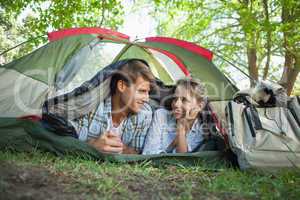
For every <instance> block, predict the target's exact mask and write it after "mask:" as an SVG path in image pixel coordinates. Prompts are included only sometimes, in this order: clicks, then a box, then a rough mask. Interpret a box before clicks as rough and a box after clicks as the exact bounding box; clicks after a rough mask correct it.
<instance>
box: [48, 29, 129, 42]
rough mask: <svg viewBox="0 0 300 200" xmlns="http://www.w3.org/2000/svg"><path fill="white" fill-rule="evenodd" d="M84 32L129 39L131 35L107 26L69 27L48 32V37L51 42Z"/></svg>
mask: <svg viewBox="0 0 300 200" xmlns="http://www.w3.org/2000/svg"><path fill="white" fill-rule="evenodd" d="M83 34H88V35H89V34H100V35H110V36H115V37H118V38H121V39H125V40H129V36H128V35H125V34H123V33H119V32H117V31H112V30H110V29H105V28H69V29H63V30H59V31H54V32H51V33H48V39H49V41H50V42H53V41H56V40H61V39H63V38H65V37H70V36H76V35H83Z"/></svg>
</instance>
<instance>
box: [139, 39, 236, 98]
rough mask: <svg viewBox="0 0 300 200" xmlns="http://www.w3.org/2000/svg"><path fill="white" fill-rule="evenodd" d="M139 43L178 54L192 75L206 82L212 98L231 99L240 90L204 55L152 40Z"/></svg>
mask: <svg viewBox="0 0 300 200" xmlns="http://www.w3.org/2000/svg"><path fill="white" fill-rule="evenodd" d="M138 44H139V45H141V46H143V47H146V48H147V47H150V48H158V49H163V50H165V51H168V52H170V53H172V54H174V55H176V57H177V58H178V59H180V60H181V61H182V62H183V64H184V65H185V66H186V67H187V69H188V70H189V72H190V74H191V76H192V77H194V78H198V79H200V80H201V81H202V82H204V83H205V84H206V86H207V90H208V91H207V92H208V96H209V98H210V99H211V100H230V99H232V96H233V95H234V94H235V93H236V92H237V91H238V89H237V88H236V87H235V86H234V85H233V84H232V83H231V82H230V81H229V80H228V79H227V78H226V76H225V75H224V74H223V73H222V72H221V71H220V70H219V69H218V68H217V67H216V66H215V65H214V64H213V63H212V62H210V61H209V60H207V59H206V58H204V57H202V56H199V55H197V54H195V53H193V52H191V51H187V50H186V49H184V48H182V47H180V46H176V45H173V44H166V43H159V42H150V41H146V42H138Z"/></svg>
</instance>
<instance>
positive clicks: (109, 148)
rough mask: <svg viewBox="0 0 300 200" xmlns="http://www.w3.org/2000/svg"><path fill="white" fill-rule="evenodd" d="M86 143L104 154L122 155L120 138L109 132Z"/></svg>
mask: <svg viewBox="0 0 300 200" xmlns="http://www.w3.org/2000/svg"><path fill="white" fill-rule="evenodd" d="M88 143H89V144H90V145H92V146H93V147H95V148H96V149H97V150H99V151H101V152H104V153H122V151H123V143H122V141H121V138H120V137H119V136H118V135H116V134H114V133H113V132H111V131H108V132H105V133H103V134H102V135H101V136H100V137H98V138H97V139H91V140H89V141H88Z"/></svg>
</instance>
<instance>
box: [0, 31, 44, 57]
mask: <svg viewBox="0 0 300 200" xmlns="http://www.w3.org/2000/svg"><path fill="white" fill-rule="evenodd" d="M41 37H45V35H40V36H37V37H35V38H32V39H29V40H27V41H25V42H22V43H20V44H17V45H16V46H14V47H12V48H9V49H7V50H5V51H3V52H1V53H0V56H2V55H3V54H6V53H7V52H9V51H11V50H13V49H15V48H17V47H19V46H21V45H23V44H25V43H27V42H31V41H33V40H36V39H37V38H41Z"/></svg>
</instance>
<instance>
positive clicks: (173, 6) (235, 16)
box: [155, 0, 300, 94]
mask: <svg viewBox="0 0 300 200" xmlns="http://www.w3.org/2000/svg"><path fill="white" fill-rule="evenodd" d="M286 2H287V1H284V0H281V1H279V0H256V1H255V0H235V1H225V0H217V1H208V0H203V1H179V0H172V1H167V0H156V1H155V3H156V6H157V13H159V12H161V11H162V10H164V11H165V13H166V14H164V15H157V13H156V16H158V20H160V25H161V26H160V27H159V29H158V30H159V31H160V33H161V34H162V35H166V36H174V37H177V38H181V39H185V40H189V41H193V42H196V43H199V44H201V45H204V46H206V47H207V48H209V49H212V50H213V51H214V52H215V53H217V54H219V55H220V54H221V55H222V56H223V57H225V58H230V60H231V61H232V62H233V63H235V64H236V65H238V66H240V68H241V69H242V70H243V71H246V70H247V73H248V74H249V75H250V76H251V77H252V79H253V80H254V81H252V82H251V84H252V85H253V84H254V83H255V81H257V80H258V79H267V78H268V79H274V78H276V79H275V80H276V81H278V80H279V78H278V77H279V76H278V75H277V76H276V77H274V76H272V74H270V71H275V70H277V71H278V70H280V69H282V68H283V62H282V63H280V64H279V65H278V64H277V65H276V63H277V61H276V62H274V61H272V60H273V59H277V60H278V58H281V59H280V60H284V57H285V56H284V54H285V52H288V49H290V50H289V52H290V53H291V52H294V53H293V59H294V62H293V65H295V64H296V57H297V56H296V57H295V55H294V54H295V53H296V52H297V44H298V46H299V42H297V39H299V30H297V29H299V28H298V27H299V19H300V18H299V15H298V12H296V11H295V10H298V9H296V8H297V7H298V4H299V3H297V1H296V0H292V1H288V2H289V3H286ZM286 4H287V5H289V8H288V9H291V8H293V11H291V12H292V14H291V15H293V17H292V18H291V19H290V21H288V22H285V21H283V20H281V19H280V16H281V12H282V9H284V7H286V6H287V5H286ZM285 10H286V9H285ZM287 24H288V25H287ZM284 27H288V28H287V29H285V28H284ZM283 30H286V32H287V31H288V32H289V33H290V34H289V35H288V37H289V39H288V41H289V43H288V44H289V48H286V44H287V43H286V42H285V43H284V42H283V41H284V39H283V35H286V34H283V33H284V32H283ZM291 36H293V37H292V38H291ZM285 38H287V37H285ZM298 41H299V40H298ZM284 44H285V45H284ZM292 46H293V47H292ZM291 49H293V50H291ZM295 66H296V65H295ZM221 67H222V68H224V67H225V66H221ZM288 69H289V71H293V73H291V72H289V73H287V72H286V73H287V74H290V75H285V77H289V78H288V79H287V80H288V84H286V85H284V84H283V86H284V87H286V88H287V91H288V93H289V94H290V91H291V88H292V86H293V85H294V82H295V80H296V77H297V75H298V74H296V72H294V71H295V69H296V70H297V69H298V68H297V67H290V68H288ZM291 69H293V70H291Z"/></svg>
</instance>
